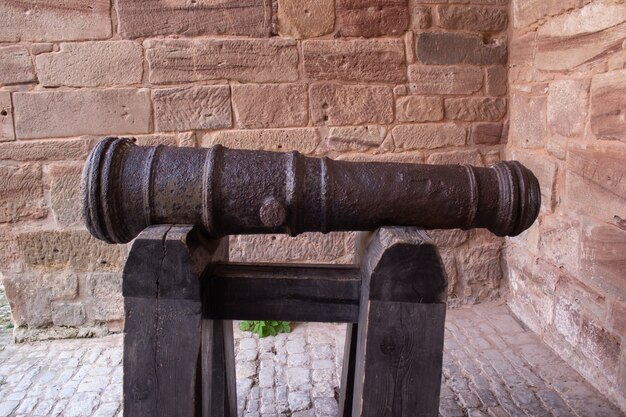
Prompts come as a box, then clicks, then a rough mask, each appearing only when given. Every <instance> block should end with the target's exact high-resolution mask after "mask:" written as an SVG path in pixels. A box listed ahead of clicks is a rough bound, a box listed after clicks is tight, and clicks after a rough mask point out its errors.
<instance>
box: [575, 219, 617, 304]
mask: <svg viewBox="0 0 626 417" xmlns="http://www.w3.org/2000/svg"><path fill="white" fill-rule="evenodd" d="M624 265H626V230H624V229H621V228H619V227H616V226H613V225H610V224H604V223H600V222H597V221H595V220H591V219H590V218H585V221H584V223H583V228H582V236H581V245H580V268H581V272H582V275H583V276H584V277H587V278H588V279H589V281H590V282H592V283H593V284H594V285H595V286H596V287H597V288H599V289H601V290H602V292H603V293H605V294H611V295H612V296H614V297H616V298H617V299H619V300H622V301H623V300H626V282H625V281H624Z"/></svg>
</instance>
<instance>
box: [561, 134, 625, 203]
mask: <svg viewBox="0 0 626 417" xmlns="http://www.w3.org/2000/svg"><path fill="white" fill-rule="evenodd" d="M624 161H626V150H625V149H623V148H622V147H619V146H610V147H603V146H583V145H576V144H572V145H570V147H569V149H568V157H567V169H568V170H570V171H572V172H574V173H575V174H577V175H579V176H580V177H582V178H583V179H585V180H587V181H589V182H591V183H594V184H596V185H598V186H600V187H602V188H604V189H605V190H606V191H607V192H610V193H613V194H615V195H616V196H619V197H621V198H622V199H624V200H626V183H625V182H624V180H623V179H624V178H626V166H625V164H624Z"/></svg>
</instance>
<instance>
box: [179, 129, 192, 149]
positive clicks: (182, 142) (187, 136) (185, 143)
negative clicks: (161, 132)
mask: <svg viewBox="0 0 626 417" xmlns="http://www.w3.org/2000/svg"><path fill="white" fill-rule="evenodd" d="M176 136H177V137H176V139H177V142H178V146H181V147H186V148H195V147H196V145H197V139H196V132H179V133H178V135H176Z"/></svg>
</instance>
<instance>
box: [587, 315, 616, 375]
mask: <svg viewBox="0 0 626 417" xmlns="http://www.w3.org/2000/svg"><path fill="white" fill-rule="evenodd" d="M620 349H621V344H620V341H619V339H618V338H617V337H616V336H615V335H612V334H610V333H609V332H608V331H607V330H606V329H604V327H603V326H602V325H601V324H599V323H595V322H594V321H592V320H588V319H586V320H583V324H582V329H581V332H580V350H581V351H582V352H583V354H584V355H585V356H586V357H587V358H589V359H591V360H592V361H593V362H594V363H595V364H596V366H598V367H599V368H600V371H601V372H602V373H603V374H604V375H606V376H608V377H609V378H610V379H615V378H616V376H617V372H618V370H619V368H618V365H619V354H620Z"/></svg>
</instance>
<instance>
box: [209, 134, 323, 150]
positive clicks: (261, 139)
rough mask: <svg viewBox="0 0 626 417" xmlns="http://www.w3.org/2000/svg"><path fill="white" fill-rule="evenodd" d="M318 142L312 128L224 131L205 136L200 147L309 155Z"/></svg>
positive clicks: (317, 136) (317, 137) (317, 135)
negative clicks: (218, 146) (292, 152)
mask: <svg viewBox="0 0 626 417" xmlns="http://www.w3.org/2000/svg"><path fill="white" fill-rule="evenodd" d="M319 141H320V139H319V134H318V132H317V130H316V129H312V128H295V129H258V130H225V131H221V132H215V133H209V134H207V135H205V136H204V137H203V138H202V146H204V147H208V146H213V145H215V144H220V145H224V146H226V147H229V148H235V149H258V150H264V151H277V152H290V151H298V152H301V153H303V154H311V153H313V151H314V150H315V148H316V147H317V145H318V143H319Z"/></svg>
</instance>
